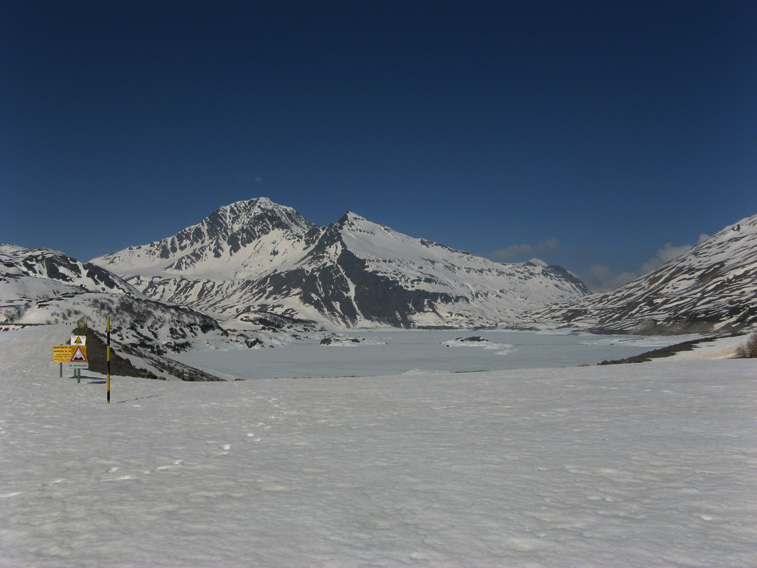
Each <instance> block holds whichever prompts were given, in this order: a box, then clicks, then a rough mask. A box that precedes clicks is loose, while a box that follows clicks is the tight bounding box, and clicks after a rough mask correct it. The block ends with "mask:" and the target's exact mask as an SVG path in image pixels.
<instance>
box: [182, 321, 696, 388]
mask: <svg viewBox="0 0 757 568" xmlns="http://www.w3.org/2000/svg"><path fill="white" fill-rule="evenodd" d="M474 337H478V338H481V339H483V341H460V339H468V338H474ZM694 337H695V336H686V337H681V336H678V337H638V336H617V335H613V336H602V335H592V334H558V333H536V332H514V331H470V330H453V331H417V330H412V331H411V330H392V331H354V332H343V333H338V334H336V336H335V341H334V342H333V343H332V344H331V345H321V344H320V341H321V339H322V337H321V336H319V337H315V338H312V339H309V340H304V341H297V342H294V343H290V344H286V345H283V346H280V347H276V348H264V349H243V350H228V351H219V350H212V351H194V352H191V353H185V354H181V355H178V356H174V358H175V359H178V360H179V361H182V362H184V363H187V364H190V365H193V366H195V367H199V368H202V369H206V370H208V371H214V372H216V373H221V374H224V375H226V376H227V377H226V378H229V377H234V378H243V379H272V378H315V377H353V376H354V377H363V376H381V375H402V374H417V373H424V374H428V373H450V372H452V373H464V372H472V371H497V370H506V369H529V368H531V369H533V368H554V367H576V366H579V365H586V364H588V365H594V364H597V363H600V362H602V361H604V360H614V359H623V358H626V357H631V356H634V355H639V354H641V353H644V352H646V351H649V350H651V349H656V348H659V347H664V346H666V345H672V344H674V343H680V342H681V341H685V340H688V339H692V338H694Z"/></svg>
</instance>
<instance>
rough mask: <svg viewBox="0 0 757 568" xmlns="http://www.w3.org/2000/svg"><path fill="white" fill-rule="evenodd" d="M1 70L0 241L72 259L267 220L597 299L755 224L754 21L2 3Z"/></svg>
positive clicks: (690, 8) (359, 1) (342, 7)
mask: <svg viewBox="0 0 757 568" xmlns="http://www.w3.org/2000/svg"><path fill="white" fill-rule="evenodd" d="M0 49H1V51H0V57H1V59H0V65H1V66H2V67H0V194H1V195H2V205H0V242H10V243H14V244H18V245H22V246H29V247H50V248H55V249H58V250H62V251H63V252H65V253H67V254H69V255H71V256H74V257H75V258H78V259H80V260H89V259H90V258H93V257H95V256H99V255H102V254H105V253H108V252H114V251H116V250H120V249H122V248H125V247H127V246H130V245H138V244H145V243H148V242H151V241H153V240H157V239H161V238H163V237H166V236H169V235H172V234H174V233H176V232H177V231H179V230H180V229H182V228H184V227H186V226H188V225H191V224H194V223H197V222H199V221H200V220H202V219H203V218H204V217H205V216H207V215H208V214H209V213H211V212H212V211H213V210H214V209H216V208H217V207H219V206H222V205H227V204H229V203H232V202H234V201H238V200H241V199H249V198H252V197H258V196H266V197H270V198H271V199H272V200H274V201H276V202H277V203H281V204H283V205H288V206H291V207H294V208H295V209H296V210H297V211H299V212H300V213H301V214H302V215H303V216H304V217H306V218H307V219H309V220H311V221H313V222H315V223H318V224H321V225H326V224H328V223H330V222H333V221H335V220H337V219H338V218H339V217H340V216H341V215H342V214H344V213H345V212H346V211H354V212H355V213H357V214H359V215H362V216H364V217H367V218H368V219H370V220H372V221H375V222H378V223H382V224H385V225H388V226H390V227H392V228H393V229H395V230H398V231H400V232H403V233H406V234H409V235H411V236H415V237H423V238H427V239H431V240H434V241H437V242H440V243H442V244H445V245H447V246H450V247H453V248H458V249H462V250H466V251H468V252H471V253H474V254H478V255H481V256H488V257H490V258H494V259H499V260H506V261H522V260H528V259H529V258H531V257H534V256H536V257H539V258H542V259H543V260H545V261H547V262H550V263H555V264H560V265H563V266H565V267H566V268H568V269H570V270H572V271H574V272H576V273H578V274H579V275H581V276H583V277H585V278H586V279H587V281H591V283H592V284H593V285H594V286H595V287H597V288H598V287H600V286H602V285H604V286H607V285H609V283H611V282H612V281H613V280H614V279H616V278H617V277H618V275H619V274H620V273H626V274H635V273H638V272H639V271H640V270H641V269H642V266H643V265H644V264H645V263H646V262H647V261H649V260H650V259H653V258H655V257H657V256H660V255H663V256H664V255H665V254H668V253H670V251H672V250H676V249H677V247H682V246H684V245H693V244H696V242H697V240H698V239H699V237H700V235H701V234H712V233H714V232H716V231H718V230H720V229H721V228H723V227H724V226H725V225H727V224H729V223H732V222H735V221H737V220H739V219H740V218H742V217H745V216H747V215H751V214H754V213H757V186H756V185H755V181H756V180H757V2H754V1H753V0H743V1H738V0H735V1H734V0H717V1H712V2H704V1H697V0H678V1H667V0H653V1H645V0H628V1H624V0H612V1H606V0H597V1H591V2H590V1H581V0H576V1H566V0H556V1H541V0H518V1H500V2H488V1H479V2H476V1H470V0H467V1H458V2H449V1H434V0H426V1H416V0H401V1H400V0H396V1H395V0H381V1H369V0H350V1H343V2H335V1H316V0H308V1H299V2H294V1H287V0H274V1H253V0H249V1H244V2H234V1H212V2H211V1H207V2H198V1H191V0H180V1H160V0H150V1H143V0H129V1H128V2H120V1H119V2H115V1H109V0H96V1H89V2H81V1H75V0H66V1H58V0H56V1H41V0H22V1H17V0H6V1H5V2H3V3H2V5H0ZM666 245H668V246H667V248H666ZM658 251H662V252H661V253H660V255H658ZM666 251H667V252H666Z"/></svg>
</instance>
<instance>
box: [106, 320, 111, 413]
mask: <svg viewBox="0 0 757 568" xmlns="http://www.w3.org/2000/svg"><path fill="white" fill-rule="evenodd" d="M106 329H107V332H108V333H107V337H108V345H107V347H106V348H105V360H106V367H107V371H108V404H110V317H108V323H107V325H106Z"/></svg>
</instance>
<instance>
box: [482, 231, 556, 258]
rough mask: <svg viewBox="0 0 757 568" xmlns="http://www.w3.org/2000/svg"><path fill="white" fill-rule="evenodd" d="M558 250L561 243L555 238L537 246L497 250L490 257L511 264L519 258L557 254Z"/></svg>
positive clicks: (519, 246)
mask: <svg viewBox="0 0 757 568" xmlns="http://www.w3.org/2000/svg"><path fill="white" fill-rule="evenodd" d="M558 248H560V241H558V240H557V239H556V238H554V237H553V238H551V239H549V240H548V241H544V242H542V243H539V244H536V245H527V244H525V245H511V246H509V247H507V248H504V249H499V250H495V251H494V252H493V253H491V254H490V255H489V257H490V258H491V259H492V260H500V261H504V262H509V261H513V260H516V259H519V258H520V259H525V258H531V257H533V256H538V255H545V254H549V253H552V252H555V251H556V250H557V249H558Z"/></svg>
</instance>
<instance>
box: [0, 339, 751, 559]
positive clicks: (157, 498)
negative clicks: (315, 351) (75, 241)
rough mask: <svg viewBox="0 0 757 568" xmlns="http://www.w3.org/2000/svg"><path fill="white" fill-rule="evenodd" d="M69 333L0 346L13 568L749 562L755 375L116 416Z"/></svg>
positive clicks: (464, 385) (226, 400) (284, 391)
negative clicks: (74, 353)
mask: <svg viewBox="0 0 757 568" xmlns="http://www.w3.org/2000/svg"><path fill="white" fill-rule="evenodd" d="M67 329H68V328H66V327H65V326H45V327H41V328H29V329H24V330H20V331H14V332H4V333H0V456H1V457H2V467H1V468H0V566H8V567H10V566H14V567H15V566H39V567H48V566H92V567H94V566H135V567H136V566H156V567H163V566H165V567H178V566H230V567H235V566H240V567H241V566H256V567H282V566H284V567H289V566H294V567H300V566H309V567H355V566H366V567H368V566H376V567H378V566H390V567H391V566H433V567H453V566H454V567H463V566H477V567H495V566H497V567H501V566H555V567H557V566H560V567H579V566H580V567H586V566H603V567H606V566H639V567H641V566H644V567H650V566H651V567H654V566H674V567H675V566H681V567H683V566H687V567H688V566H732V567H744V566H750V565H754V564H755V559H756V558H757V554H756V553H757V545H755V543H756V542H757V518H756V515H755V511H757V484H756V483H755V481H757V479H756V477H757V476H756V475H755V467H756V466H757V444H756V443H755V442H757V424H755V416H756V414H755V406H756V405H755V402H757V401H756V400H755V398H757V397H756V396H755V388H754V387H755V378H757V372H756V370H755V366H754V362H753V361H749V360H721V361H695V362H689V361H682V362H674V363H654V364H640V365H615V366H610V367H580V368H569V369H565V368H562V369H559V368H557V369H522V370H508V371H491V372H484V373H462V374H454V373H447V374H433V375H430V374H413V375H405V376H384V377H362V378H339V379H335V378H314V379H300V380H287V379H278V380H277V379H263V380H255V381H238V382H228V383H180V382H164V381H149V380H141V379H132V378H123V377H114V378H113V379H112V393H111V400H112V404H110V405H108V404H106V403H105V384H104V379H103V378H102V377H101V376H99V375H95V374H93V373H88V372H87V371H84V372H83V373H84V377H85V378H84V379H82V382H81V384H77V383H76V381H75V380H74V379H71V378H68V377H67V376H66V374H64V378H58V366H57V365H55V364H53V363H50V362H49V359H50V356H49V355H50V353H49V352H50V350H51V349H50V347H49V346H51V345H53V344H55V343H56V342H57V341H59V337H60V336H61V332H62V333H63V336H65V334H66V330H67ZM40 346H42V347H41V351H40ZM241 371H242V370H241V369H240V370H239V372H241ZM68 374H70V373H68Z"/></svg>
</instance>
